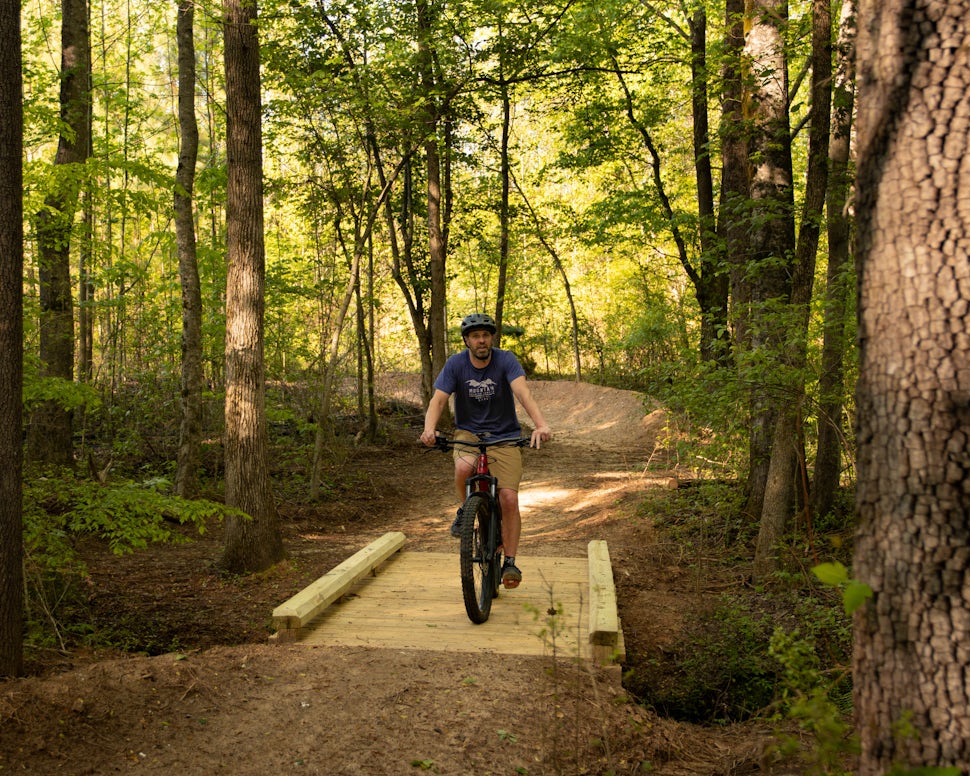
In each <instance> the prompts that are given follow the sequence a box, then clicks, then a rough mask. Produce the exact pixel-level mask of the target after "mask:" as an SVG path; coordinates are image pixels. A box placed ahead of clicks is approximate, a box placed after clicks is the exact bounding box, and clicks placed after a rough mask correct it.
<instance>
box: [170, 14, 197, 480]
mask: <svg viewBox="0 0 970 776" xmlns="http://www.w3.org/2000/svg"><path fill="white" fill-rule="evenodd" d="M194 11H195V2H194V0H179V6H178V21H177V32H176V39H177V41H178V68H179V95H178V114H179V127H180V128H181V130H182V138H181V149H180V152H179V163H178V169H177V170H176V173H175V198H174V204H175V235H176V242H177V245H178V257H179V279H180V281H181V286H182V421H181V425H180V427H179V450H178V463H177V466H176V470H175V492H176V493H177V494H178V495H179V496H181V497H182V498H192V497H193V496H195V495H196V494H197V492H198V486H199V475H198V468H199V448H200V445H201V443H202V391H203V374H202V290H201V286H200V283H199V265H198V261H197V258H196V243H195V214H194V206H193V203H194V199H193V190H194V187H195V167H196V162H197V160H198V155H199V127H198V122H197V121H196V118H195V35H194V23H193V20H194Z"/></svg>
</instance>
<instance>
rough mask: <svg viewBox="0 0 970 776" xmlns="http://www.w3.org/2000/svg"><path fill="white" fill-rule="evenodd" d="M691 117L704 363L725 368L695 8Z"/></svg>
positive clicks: (719, 256) (702, 47)
mask: <svg viewBox="0 0 970 776" xmlns="http://www.w3.org/2000/svg"><path fill="white" fill-rule="evenodd" d="M690 48H691V60H690V72H691V116H692V117H693V137H694V179H695V182H696V184H697V215H698V218H699V220H700V244H701V255H700V261H699V271H698V273H697V275H698V282H697V302H698V306H699V307H700V311H701V331H700V356H701V360H702V361H718V362H721V363H725V362H726V360H727V358H728V356H729V354H730V338H729V336H728V333H727V306H728V272H727V262H726V261H725V256H724V253H723V251H722V250H719V249H718V246H717V239H716V237H717V225H716V220H715V216H714V178H713V174H712V172H711V138H710V126H709V119H708V86H707V84H708V78H707V10H706V9H705V8H704V7H703V6H698V8H697V10H696V11H695V12H694V15H693V16H692V17H691V19H690Z"/></svg>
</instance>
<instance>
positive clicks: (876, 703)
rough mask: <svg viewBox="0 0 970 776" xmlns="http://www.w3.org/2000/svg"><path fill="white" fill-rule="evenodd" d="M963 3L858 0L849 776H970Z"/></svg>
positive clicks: (968, 29) (967, 88)
mask: <svg viewBox="0 0 970 776" xmlns="http://www.w3.org/2000/svg"><path fill="white" fill-rule="evenodd" d="M968 52H970V0H951V1H950V2H936V1H933V0H862V2H860V3H859V38H858V75H859V92H858V103H859V113H858V154H859V157H858V158H859V166H858V177H857V181H858V185H857V192H858V194H857V208H856V213H857V224H858V246H857V248H858V249H857V261H858V268H859V339H860V379H859V385H858V389H857V390H858V418H859V420H858V490H857V510H858V517H859V527H858V536H857V543H856V552H855V568H854V576H855V577H857V578H858V579H859V580H861V581H863V582H865V583H867V584H868V585H870V587H871V588H872V591H873V597H872V599H871V600H870V601H868V602H867V603H866V605H865V606H863V607H862V608H861V609H860V610H859V611H857V613H856V617H855V655H854V686H855V714H856V724H857V728H858V731H859V735H860V737H861V745H862V751H861V761H860V764H859V770H858V772H859V774H860V776H876V774H884V773H887V772H888V771H889V770H890V769H891V768H892V767H893V766H895V765H900V766H903V767H907V768H909V767H943V766H947V767H955V768H957V769H959V771H960V772H961V773H967V772H970V671H968V670H967V665H968V662H970V651H968V645H970V452H968V451H970V366H968V365H970V166H968V165H970V147H968V138H970V56H968Z"/></svg>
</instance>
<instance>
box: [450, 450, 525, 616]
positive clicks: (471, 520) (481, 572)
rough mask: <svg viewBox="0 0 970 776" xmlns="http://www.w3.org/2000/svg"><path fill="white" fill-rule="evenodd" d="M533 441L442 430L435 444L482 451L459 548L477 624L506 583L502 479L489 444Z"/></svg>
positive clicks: (469, 483)
mask: <svg viewBox="0 0 970 776" xmlns="http://www.w3.org/2000/svg"><path fill="white" fill-rule="evenodd" d="M529 443H530V440H529V439H527V438H522V439H495V440H489V439H479V440H477V441H475V442H466V441H464V440H461V439H453V438H450V437H446V436H443V435H440V434H439V435H437V436H436V437H435V444H434V447H432V448H431V449H432V450H441V451H442V452H449V451H451V450H454V449H455V448H456V447H462V448H465V449H467V450H472V451H476V452H477V453H478V456H477V458H476V459H475V469H474V472H473V474H472V475H471V476H470V477H469V478H468V479H467V480H465V502H464V503H463V504H462V507H461V524H460V526H461V532H460V546H459V550H458V555H459V561H460V569H461V592H462V598H463V599H464V602H465V611H466V612H467V614H468V619H470V620H471V621H472V622H473V623H475V624H476V625H480V624H481V623H483V622H485V621H486V620H487V619H488V616H489V614H490V613H491V611H492V599H493V598H497V597H498V593H499V590H500V589H501V586H502V506H501V504H500V503H499V499H498V479H497V478H496V477H493V476H492V474H491V473H490V472H489V468H488V448H489V447H495V446H498V445H510V446H514V447H528V445H529Z"/></svg>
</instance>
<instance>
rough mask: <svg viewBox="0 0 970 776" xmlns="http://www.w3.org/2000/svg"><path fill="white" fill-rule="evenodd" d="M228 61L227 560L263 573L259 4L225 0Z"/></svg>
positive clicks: (266, 512) (274, 548)
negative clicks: (230, 512)
mask: <svg viewBox="0 0 970 776" xmlns="http://www.w3.org/2000/svg"><path fill="white" fill-rule="evenodd" d="M223 9H224V11H225V25H226V26H225V37H226V41H225V60H226V163H227V170H228V184H227V189H226V227H227V232H226V248H227V252H228V257H227V258H228V271H227V276H226V432H225V447H226V449H225V455H226V504H227V505H228V506H230V507H234V508H235V509H238V510H241V511H242V512H244V513H246V515H248V518H244V517H240V516H235V515H231V516H229V517H227V518H226V537H225V547H224V552H223V558H222V564H223V567H224V568H225V570H226V571H229V572H231V573H245V572H250V571H262V570H263V569H266V568H268V567H269V566H271V565H273V564H274V563H276V562H277V561H280V560H282V559H283V556H284V553H283V537H282V534H281V532H280V527H279V519H278V517H277V513H276V504H275V502H274V500H273V491H272V487H271V483H270V478H269V465H268V460H267V436H266V376H265V371H266V370H265V363H264V361H263V310H264V304H265V300H264V288H265V250H264V244H263V178H262V130H261V127H260V80H259V40H258V37H257V33H256V6H255V3H253V2H244V0H225V3H224V6H223Z"/></svg>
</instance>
